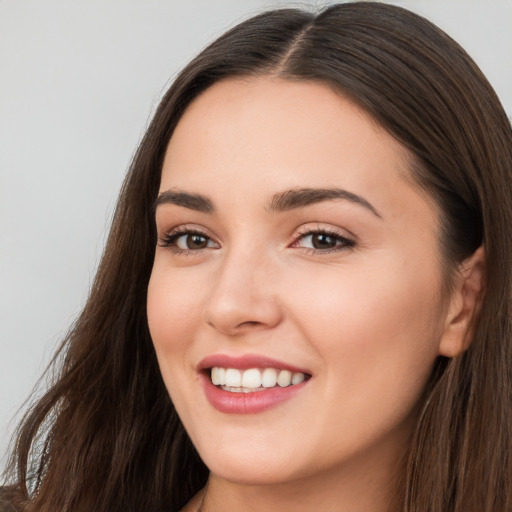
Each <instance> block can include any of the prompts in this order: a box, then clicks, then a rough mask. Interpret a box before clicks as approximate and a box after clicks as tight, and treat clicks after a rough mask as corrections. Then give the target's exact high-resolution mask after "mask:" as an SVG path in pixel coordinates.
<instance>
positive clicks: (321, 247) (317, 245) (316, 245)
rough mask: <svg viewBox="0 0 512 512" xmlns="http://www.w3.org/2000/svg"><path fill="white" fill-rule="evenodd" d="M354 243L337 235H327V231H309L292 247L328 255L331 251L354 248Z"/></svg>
mask: <svg viewBox="0 0 512 512" xmlns="http://www.w3.org/2000/svg"><path fill="white" fill-rule="evenodd" d="M355 245H356V243H355V242H354V241H353V240H350V239H348V238H345V237H344V236H342V235H338V234H337V233H329V232H328V231H327V232H326V231H311V232H309V233H306V234H304V235H302V236H301V237H300V238H299V239H298V240H297V241H296V242H295V243H294V244H293V247H302V248H304V249H309V250H312V251H316V252H318V253H322V252H324V253H328V252H331V251H340V250H343V249H348V248H351V247H354V246H355Z"/></svg>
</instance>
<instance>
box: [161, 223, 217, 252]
mask: <svg viewBox="0 0 512 512" xmlns="http://www.w3.org/2000/svg"><path fill="white" fill-rule="evenodd" d="M159 245H160V247H166V248H169V249H171V250H173V251H174V252H177V253H189V252H195V251H201V250H204V249H210V248H212V249H216V248H218V247H219V245H218V244H217V243H216V242H214V241H213V240H212V239H211V238H210V237H209V236H207V235H205V234H204V233H201V232H200V231H194V230H184V229H177V230H175V231H173V232H171V233H169V234H166V235H164V236H163V237H162V238H161V239H160V242H159Z"/></svg>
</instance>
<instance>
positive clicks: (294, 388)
mask: <svg viewBox="0 0 512 512" xmlns="http://www.w3.org/2000/svg"><path fill="white" fill-rule="evenodd" d="M197 371H198V375H199V378H200V381H201V382H202V387H203V390H204V393H205V396H206V398H207V400H208V402H210V404H211V405H212V406H213V407H214V408H215V409H217V410H218V411H220V412H222V413H225V414H255V413H261V412H264V411H267V410H268V409H271V408H273V407H276V406H278V405H279V404H281V403H283V402H286V401H288V400H291V399H293V398H294V397H295V396H296V395H297V394H298V393H301V392H302V390H303V389H305V388H306V387H308V386H309V383H310V382H311V380H312V375H311V373H309V372H308V371H306V370H305V369H303V368H299V367H296V366H293V365H290V364H288V363H286V362H283V361H277V360H275V359H270V358H268V357H265V356H262V355H255V354H246V355H243V356H229V355H225V354H216V355H212V356H209V357H207V358H205V359H203V360H202V361H201V362H200V363H199V365H198V367H197Z"/></svg>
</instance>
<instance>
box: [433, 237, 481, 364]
mask: <svg viewBox="0 0 512 512" xmlns="http://www.w3.org/2000/svg"><path fill="white" fill-rule="evenodd" d="M485 287H486V259H485V251H484V248H483V247H482V246H480V247H479V248H478V249H477V250H476V251H475V252H474V253H473V254H472V255H471V256H470V257H469V258H468V259H466V260H464V261H463V262H462V263H461V264H460V265H459V267H458V269H457V271H456V275H455V277H454V286H453V289H452V292H451V296H450V300H449V305H448V311H447V315H446V323H445V329H444V332H443V335H442V337H441V341H440V343H439V354H440V355H442V356H446V357H455V356H458V355H459V354H461V353H462V352H463V351H464V350H466V349H467V348H469V346H470V345H471V342H472V340H473V337H474V334H475V326H476V320H477V319H478V316H479V314H480V310H481V307H482V302H483V298H484V296H485Z"/></svg>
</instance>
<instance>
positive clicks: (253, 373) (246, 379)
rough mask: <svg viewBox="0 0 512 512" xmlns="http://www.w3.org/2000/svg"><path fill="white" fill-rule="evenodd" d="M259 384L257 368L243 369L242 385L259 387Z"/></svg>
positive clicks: (259, 375) (259, 374) (259, 376)
mask: <svg viewBox="0 0 512 512" xmlns="http://www.w3.org/2000/svg"><path fill="white" fill-rule="evenodd" d="M260 386H261V373H260V371H259V370H258V368H251V369H250V370H245V372H244V373H243V375H242V387H244V388H259V387H260Z"/></svg>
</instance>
